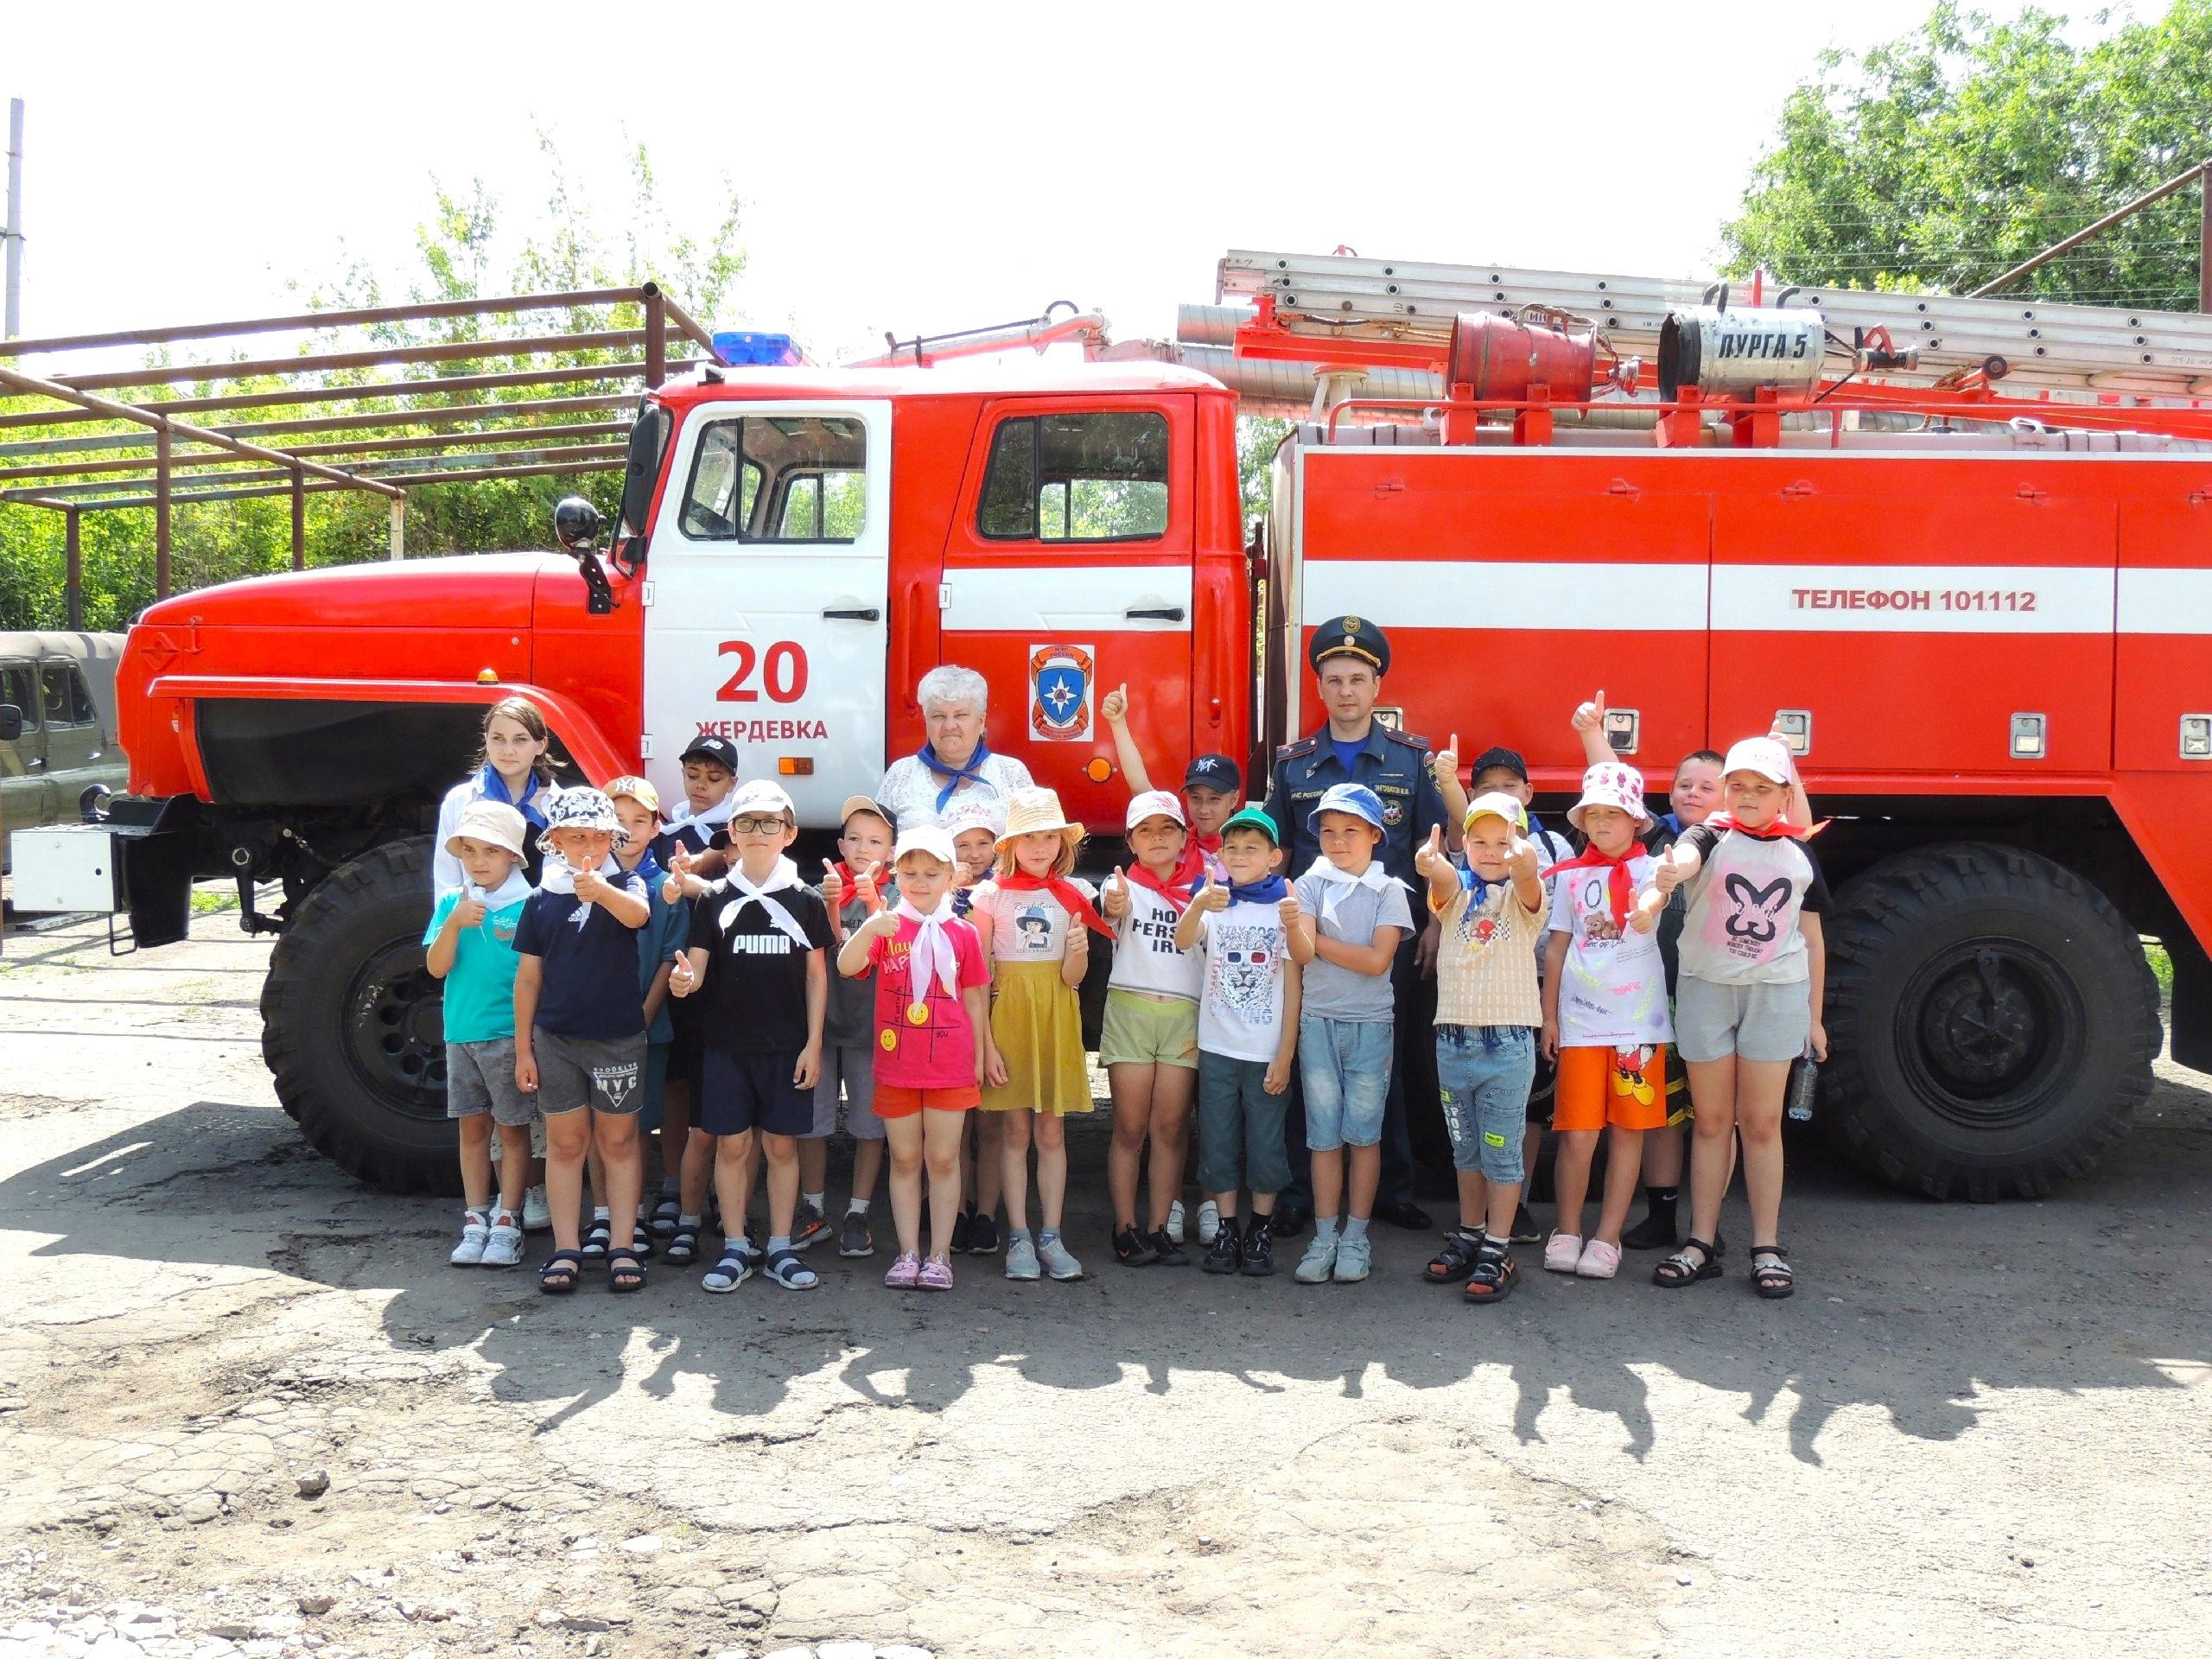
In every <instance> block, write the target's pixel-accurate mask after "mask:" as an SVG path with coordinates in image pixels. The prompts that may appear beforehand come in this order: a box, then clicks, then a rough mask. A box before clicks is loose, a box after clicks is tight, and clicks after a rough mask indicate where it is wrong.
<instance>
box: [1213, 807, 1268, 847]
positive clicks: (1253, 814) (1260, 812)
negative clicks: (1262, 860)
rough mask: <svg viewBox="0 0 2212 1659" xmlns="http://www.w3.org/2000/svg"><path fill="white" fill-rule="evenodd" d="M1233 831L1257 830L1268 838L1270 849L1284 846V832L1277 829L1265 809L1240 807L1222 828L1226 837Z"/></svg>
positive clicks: (1231, 814)
mask: <svg viewBox="0 0 2212 1659" xmlns="http://www.w3.org/2000/svg"><path fill="white" fill-rule="evenodd" d="M1232 829H1257V830H1258V831H1259V832H1260V833H1261V834H1262V835H1263V836H1266V837H1267V838H1268V845H1269V846H1270V847H1280V846H1281V845H1282V832H1281V830H1280V829H1276V827H1275V821H1274V819H1273V818H1271V817H1268V814H1267V809H1266V808H1264V807H1258V806H1240V807H1238V808H1237V809H1236V811H1234V812H1232V813H1230V815H1229V822H1228V823H1224V824H1223V825H1222V826H1221V833H1222V834H1223V835H1224V836H1225V835H1227V834H1228V833H1229V832H1230V830H1232Z"/></svg>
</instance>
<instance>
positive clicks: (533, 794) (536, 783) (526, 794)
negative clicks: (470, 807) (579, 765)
mask: <svg viewBox="0 0 2212 1659" xmlns="http://www.w3.org/2000/svg"><path fill="white" fill-rule="evenodd" d="M476 787H477V790H478V791H479V792H480V794H481V795H482V796H483V797H484V798H485V799H486V800H487V801H497V802H498V803H499V804H500V805H501V806H512V807H513V808H514V809H515V810H517V811H518V812H519V813H521V814H522V815H523V817H525V818H527V819H528V820H529V821H530V822H531V823H534V824H536V825H537V827H538V828H539V829H543V828H545V814H544V813H543V812H541V811H539V810H537V808H536V807H534V806H532V805H531V801H533V800H534V799H536V798H537V793H538V791H540V790H542V789H543V788H544V787H545V782H544V780H543V779H541V778H540V777H539V776H538V775H537V771H536V770H535V769H534V768H533V769H532V771H531V774H530V784H529V786H528V787H527V788H525V789H524V791H523V792H522V799H520V800H517V799H515V798H514V797H513V795H512V794H511V793H509V792H508V790H507V780H506V779H504V778H502V777H500V776H499V768H498V767H496V766H493V765H492V763H491V762H490V761H488V760H487V761H486V762H485V763H484V770H483V771H482V772H479V773H478V774H477V775H476Z"/></svg>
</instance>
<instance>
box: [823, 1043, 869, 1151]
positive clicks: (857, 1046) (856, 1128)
mask: <svg viewBox="0 0 2212 1659" xmlns="http://www.w3.org/2000/svg"><path fill="white" fill-rule="evenodd" d="M841 1086H842V1089H843V1091H844V1100H845V1132H846V1133H847V1134H848V1135H851V1136H852V1137H853V1139H854V1140H855V1141H880V1140H882V1139H883V1120H882V1119H881V1118H880V1117H878V1116H876V1115H875V1108H874V1106H873V1105H872V1104H871V1102H873V1101H874V1098H875V1047H874V1044H872V1043H854V1044H852V1045H851V1046H836V1045H833V1044H829V1043H825V1044H823V1046H822V1079H821V1081H820V1082H818V1083H817V1084H815V1085H814V1122H813V1123H812V1124H811V1125H810V1127H809V1128H808V1129H807V1134H808V1135H835V1134H836V1132H837V1097H838V1090H839V1088H840V1087H841Z"/></svg>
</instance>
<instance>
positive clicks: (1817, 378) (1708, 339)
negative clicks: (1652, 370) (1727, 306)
mask: <svg viewBox="0 0 2212 1659" xmlns="http://www.w3.org/2000/svg"><path fill="white" fill-rule="evenodd" d="M1826 355H1827V327H1826V325H1825V324H1824V323H1823V322H1822V321H1821V315H1820V314H1819V313H1818V312H1816V311H1775V310H1750V311H1741V310H1739V311H1720V310H1716V309H1713V308H1711V307H1705V308H1700V309H1698V310H1694V311H1676V312H1674V313H1672V314H1670V315H1669V316H1668V318H1667V320H1666V321H1664V322H1663V323H1662V324H1661V325H1660V327H1659V396H1660V397H1662V398H1664V399H1666V400H1667V401H1669V402H1672V401H1673V400H1674V399H1675V397H1679V396H1680V395H1681V391H1682V389H1683V388H1684V387H1686V386H1694V387H1696V388H1697V390H1698V391H1700V392H1703V393H1705V394H1707V396H1712V395H1714V394H1729V393H1737V392H1748V391H1759V390H1761V389H1763V388H1765V387H1772V388H1774V389H1776V390H1777V391H1813V390H1814V389H1815V388H1816V387H1817V386H1818V385H1820V383H1821V361H1822V359H1824V358H1825V357H1826Z"/></svg>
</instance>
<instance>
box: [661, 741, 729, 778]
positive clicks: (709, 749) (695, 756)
mask: <svg viewBox="0 0 2212 1659" xmlns="http://www.w3.org/2000/svg"><path fill="white" fill-rule="evenodd" d="M686 760H711V761H713V762H714V763H715V765H716V766H720V767H721V769H722V770H723V771H724V772H728V773H729V775H730V776H731V777H733V778H734V777H736V776H737V745H736V744H734V743H733V742H731V741H729V739H728V738H726V737H702V738H700V739H699V740H698V741H696V742H694V743H693V744H692V745H691V747H689V748H687V749H686V750H684V751H683V753H681V754H679V755H677V757H676V764H677V766H682V765H683V763H684V762H685V761H686Z"/></svg>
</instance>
